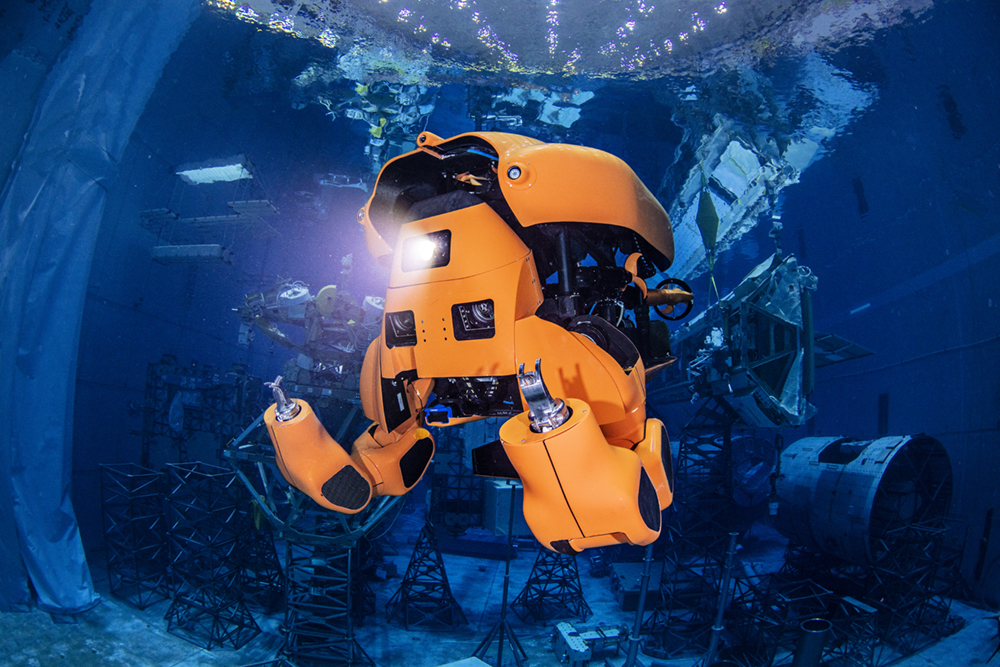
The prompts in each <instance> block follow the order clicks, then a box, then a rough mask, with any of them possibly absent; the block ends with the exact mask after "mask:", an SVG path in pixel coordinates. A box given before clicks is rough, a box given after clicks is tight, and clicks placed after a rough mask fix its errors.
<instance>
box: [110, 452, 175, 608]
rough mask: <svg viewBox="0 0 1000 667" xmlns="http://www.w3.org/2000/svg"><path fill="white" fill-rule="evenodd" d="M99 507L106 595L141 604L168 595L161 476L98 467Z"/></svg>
mask: <svg viewBox="0 0 1000 667" xmlns="http://www.w3.org/2000/svg"><path fill="white" fill-rule="evenodd" d="M101 508H102V510H103V517H104V538H105V543H106V544H107V567H108V581H109V583H110V587H111V594H112V595H114V596H115V597H118V598H121V599H122V600H125V601H126V602H128V603H129V604H131V605H133V606H135V607H138V608H139V609H145V608H146V607H148V606H149V605H151V604H154V603H156V602H159V601H160V600H165V599H167V598H168V597H169V595H170V592H169V585H168V582H167V560H168V556H167V538H166V531H165V525H164V524H165V522H166V519H165V518H164V516H163V475H162V474H161V473H158V472H156V471H154V470H149V469H147V468H142V467H140V466H137V465H133V464H125V465H117V466H112V465H102V466H101Z"/></svg>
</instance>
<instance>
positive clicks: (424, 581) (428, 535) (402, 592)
mask: <svg viewBox="0 0 1000 667" xmlns="http://www.w3.org/2000/svg"><path fill="white" fill-rule="evenodd" d="M385 620H386V621H388V622H390V623H391V622H392V621H400V622H402V624H403V627H405V628H406V629H407V630H409V629H410V627H411V626H437V627H448V628H452V627H455V626H456V625H464V624H466V623H468V620H467V619H466V618H465V613H464V612H463V611H462V608H461V607H460V606H459V604H458V602H457V601H456V600H455V596H454V595H452V593H451V586H450V585H449V584H448V574H447V573H446V572H445V569H444V559H443V558H442V557H441V552H440V551H439V550H438V547H437V539H436V538H435V537H434V527H433V526H432V525H431V523H430V522H429V521H428V522H427V523H425V524H424V527H423V528H422V529H421V530H420V535H419V536H418V537H417V544H416V545H415V546H414V547H413V555H412V556H410V563H409V565H408V566H407V568H406V575H404V577H403V582H402V584H400V586H399V589H398V590H397V591H396V592H395V593H394V594H393V596H392V598H390V599H389V602H387V603H386V605H385Z"/></svg>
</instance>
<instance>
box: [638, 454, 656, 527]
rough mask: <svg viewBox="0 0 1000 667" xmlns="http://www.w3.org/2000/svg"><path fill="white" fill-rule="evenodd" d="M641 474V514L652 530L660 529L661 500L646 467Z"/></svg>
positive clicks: (641, 470)
mask: <svg viewBox="0 0 1000 667" xmlns="http://www.w3.org/2000/svg"><path fill="white" fill-rule="evenodd" d="M640 473H641V474H640V475H639V516H641V517H642V521H643V523H645V524H646V527H647V528H649V529H650V530H659V529H660V500H659V498H657V497H656V488H655V487H653V482H652V481H651V480H650V479H649V474H648V473H647V472H646V469H645V468H641V469H640Z"/></svg>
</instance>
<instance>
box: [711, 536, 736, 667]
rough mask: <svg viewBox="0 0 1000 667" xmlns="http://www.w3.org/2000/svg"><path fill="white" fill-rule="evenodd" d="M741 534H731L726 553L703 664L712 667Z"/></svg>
mask: <svg viewBox="0 0 1000 667" xmlns="http://www.w3.org/2000/svg"><path fill="white" fill-rule="evenodd" d="M737 537H739V533H729V549H728V550H727V551H726V565H725V567H724V568H723V569H724V572H723V578H722V589H721V590H720V591H719V606H718V608H717V609H716V612H715V623H713V624H712V637H711V639H710V640H709V642H708V650H707V651H705V658H704V660H702V664H703V665H705V667H710V666H711V664H712V662H713V661H714V660H715V652H716V650H718V648H719V638H720V637H721V636H722V631H723V630H725V629H726V628H725V626H724V625H723V624H722V620H723V618H725V615H726V605H727V604H728V602H729V585H730V584H731V583H732V580H733V556H735V555H736V538H737Z"/></svg>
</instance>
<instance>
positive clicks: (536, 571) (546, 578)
mask: <svg viewBox="0 0 1000 667" xmlns="http://www.w3.org/2000/svg"><path fill="white" fill-rule="evenodd" d="M511 608H512V609H513V610H514V613H515V614H517V617H518V618H520V619H521V620H522V621H529V622H532V623H544V622H545V621H547V620H549V619H553V618H567V617H570V616H575V617H577V618H579V619H580V620H581V621H586V620H587V617H589V616H590V615H591V614H592V613H593V612H592V611H591V610H590V605H588V604H587V601H586V600H585V599H584V598H583V589H582V588H581V586H580V571H579V570H578V569H577V564H576V556H569V555H566V554H560V553H556V552H554V551H549V550H548V549H544V548H541V547H540V548H539V549H538V556H536V557H535V565H534V567H533V568H532V569H531V575H530V576H529V577H528V583H526V584H525V585H524V589H523V590H522V591H521V592H520V594H518V596H517V597H516V598H514V602H512V603H511Z"/></svg>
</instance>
